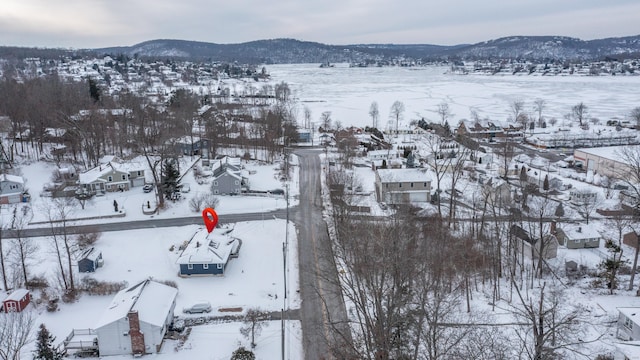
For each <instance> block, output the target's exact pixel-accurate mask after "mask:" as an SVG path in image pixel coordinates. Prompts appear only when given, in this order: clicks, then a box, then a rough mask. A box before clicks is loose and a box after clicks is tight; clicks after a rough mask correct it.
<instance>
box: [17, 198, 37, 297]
mask: <svg viewBox="0 0 640 360" xmlns="http://www.w3.org/2000/svg"><path fill="white" fill-rule="evenodd" d="M32 218H33V214H32V213H31V211H30V209H29V208H28V207H24V208H23V210H20V211H18V207H14V208H13V217H12V220H11V228H12V229H14V231H15V235H16V236H15V238H14V239H13V249H14V250H15V255H16V257H17V260H18V264H19V265H20V270H21V272H22V281H23V282H22V284H23V286H24V287H27V283H28V282H29V274H28V271H27V265H28V263H29V262H30V261H31V260H33V259H32V256H33V255H34V254H35V252H36V251H37V250H38V246H37V244H36V243H35V242H34V241H33V238H30V237H25V236H24V234H23V230H24V229H25V228H26V226H27V225H28V224H29V222H30V221H31V219H32Z"/></svg>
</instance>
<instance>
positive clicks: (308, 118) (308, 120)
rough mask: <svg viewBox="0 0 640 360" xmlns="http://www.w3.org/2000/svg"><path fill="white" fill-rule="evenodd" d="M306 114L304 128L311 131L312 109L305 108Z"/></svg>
mask: <svg viewBox="0 0 640 360" xmlns="http://www.w3.org/2000/svg"><path fill="white" fill-rule="evenodd" d="M303 112H304V128H305V129H310V128H311V116H312V115H311V109H309V107H308V106H306V105H305V106H304V109H303Z"/></svg>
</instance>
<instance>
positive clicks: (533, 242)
mask: <svg viewBox="0 0 640 360" xmlns="http://www.w3.org/2000/svg"><path fill="white" fill-rule="evenodd" d="M509 234H510V236H512V237H514V238H515V239H517V240H518V241H516V246H517V249H518V251H519V252H521V253H522V254H524V256H526V257H527V258H529V259H538V258H539V256H540V253H542V258H543V259H553V258H555V257H556V256H558V240H557V239H556V237H555V236H554V235H552V234H547V235H545V236H543V237H542V241H540V239H539V238H538V237H537V236H529V232H528V231H526V230H525V229H523V228H521V227H520V226H518V225H511V228H510V230H509ZM541 248H542V249H541Z"/></svg>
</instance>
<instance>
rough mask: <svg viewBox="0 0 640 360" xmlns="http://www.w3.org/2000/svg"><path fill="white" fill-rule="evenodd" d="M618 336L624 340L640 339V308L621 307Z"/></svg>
mask: <svg viewBox="0 0 640 360" xmlns="http://www.w3.org/2000/svg"><path fill="white" fill-rule="evenodd" d="M616 337H617V338H618V339H620V340H624V341H634V340H640V308H639V307H619V308H618V329H617V330H616Z"/></svg>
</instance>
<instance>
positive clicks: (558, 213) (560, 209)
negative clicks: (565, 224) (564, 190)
mask: <svg viewBox="0 0 640 360" xmlns="http://www.w3.org/2000/svg"><path fill="white" fill-rule="evenodd" d="M555 215H556V217H559V218H561V217H563V216H564V208H563V207H562V203H558V206H557V207H556V212H555Z"/></svg>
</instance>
